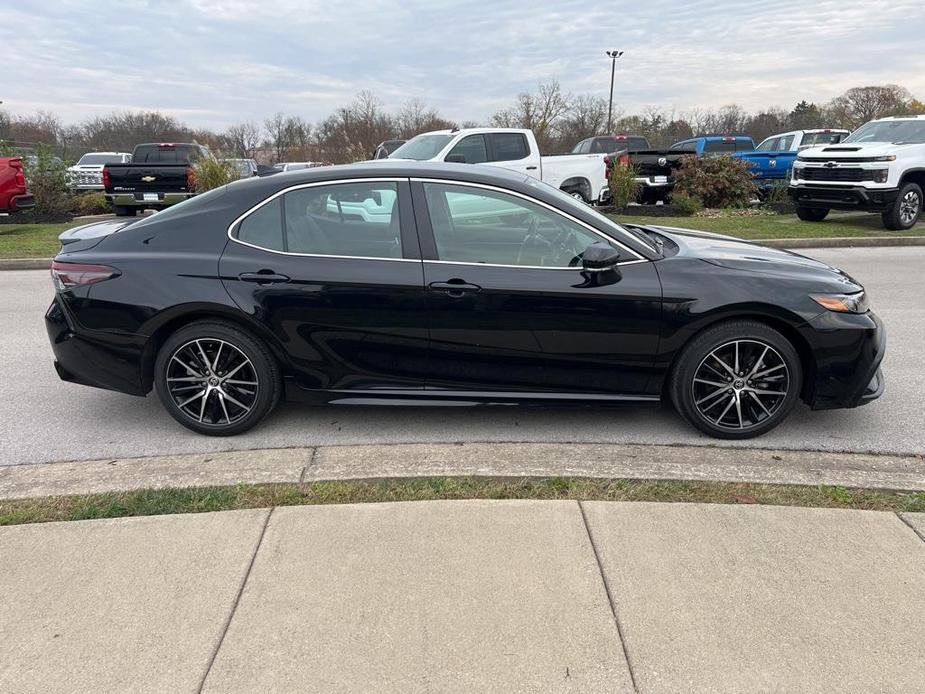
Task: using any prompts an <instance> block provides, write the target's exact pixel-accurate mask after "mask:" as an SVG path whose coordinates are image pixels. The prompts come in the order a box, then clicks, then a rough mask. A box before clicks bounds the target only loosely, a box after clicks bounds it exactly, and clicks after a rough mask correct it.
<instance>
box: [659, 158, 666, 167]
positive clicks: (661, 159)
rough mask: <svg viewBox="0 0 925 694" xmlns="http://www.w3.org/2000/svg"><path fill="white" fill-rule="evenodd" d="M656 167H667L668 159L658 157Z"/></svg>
mask: <svg viewBox="0 0 925 694" xmlns="http://www.w3.org/2000/svg"><path fill="white" fill-rule="evenodd" d="M658 165H659V166H668V159H666V158H665V157H659V159H658Z"/></svg>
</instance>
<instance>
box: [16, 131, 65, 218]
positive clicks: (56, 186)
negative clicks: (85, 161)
mask: <svg viewBox="0 0 925 694" xmlns="http://www.w3.org/2000/svg"><path fill="white" fill-rule="evenodd" d="M23 173H25V175H26V185H27V186H28V188H29V192H30V193H32V195H33V196H34V197H35V208H34V210H33V213H34V214H35V215H40V216H42V217H58V216H60V217H67V216H68V215H69V214H70V200H69V198H68V193H67V166H66V165H65V163H64V162H63V161H61V160H60V159H59V158H58V157H56V156H54V155H53V154H52V151H51V149H50V148H48V147H46V146H39V147H38V148H37V149H36V153H35V156H34V157H23Z"/></svg>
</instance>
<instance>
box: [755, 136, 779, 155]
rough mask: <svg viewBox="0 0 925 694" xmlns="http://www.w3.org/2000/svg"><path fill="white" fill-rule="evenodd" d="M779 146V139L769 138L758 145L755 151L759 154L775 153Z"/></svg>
mask: <svg viewBox="0 0 925 694" xmlns="http://www.w3.org/2000/svg"><path fill="white" fill-rule="evenodd" d="M779 145H780V138H779V137H769V138H768V139H767V140H765V141H764V142H762V143H761V144H760V145H758V147H757V150H758V151H759V152H776V151H778V149H779Z"/></svg>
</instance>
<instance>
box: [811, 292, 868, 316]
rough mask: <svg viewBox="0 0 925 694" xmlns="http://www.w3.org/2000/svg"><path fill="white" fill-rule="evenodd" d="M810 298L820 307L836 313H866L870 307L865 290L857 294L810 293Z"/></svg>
mask: <svg viewBox="0 0 925 694" xmlns="http://www.w3.org/2000/svg"><path fill="white" fill-rule="evenodd" d="M810 298H811V299H812V300H813V301H815V302H816V303H817V304H819V305H820V306H822V308H825V309H828V310H829V311H835V312H837V313H867V311H868V309H869V308H870V301H869V300H868V298H867V292H865V291H860V292H858V293H857V294H810Z"/></svg>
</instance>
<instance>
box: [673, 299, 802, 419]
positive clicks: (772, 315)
mask: <svg viewBox="0 0 925 694" xmlns="http://www.w3.org/2000/svg"><path fill="white" fill-rule="evenodd" d="M785 314H786V312H782V311H781V310H780V309H777V308H775V307H773V306H766V307H764V306H762V307H755V306H747V307H746V306H742V307H734V308H732V309H730V308H729V307H724V309H723V310H722V311H716V312H713V313H711V314H709V315H707V316H704V317H703V319H702V320H701V321H698V323H697V326H696V328H695V329H694V330H692V331H691V332H690V333H689V334H688V335H687V337H686V338H685V339H684V341H683V342H682V343H681V344H680V345H678V347H677V348H676V349H675V350H674V353H673V354H672V355H671V363H670V365H669V367H668V369H666V371H665V379H664V381H663V383H662V388H661V393H662V398H665V397H666V396H667V394H668V388H669V387H670V384H671V380H672V378H673V376H674V371H675V368H676V367H677V364H678V361H679V359H680V357H681V355H682V354H683V353H684V350H685V348H686V347H687V346H688V345H689V344H691V342H692V341H693V340H695V339H696V338H697V337H699V336H700V335H701V334H703V333H704V332H705V331H707V330H710V329H712V328H715V327H716V326H718V325H722V324H723V323H732V322H735V321H741V320H748V321H754V322H756V323H763V324H765V325H767V326H768V327H769V328H772V329H774V330H776V331H777V332H779V333H780V334H781V335H783V336H784V337H785V338H786V339H787V340H788V341H789V342H790V344H791V345H793V348H794V349H795V350H796V352H797V355H798V356H799V357H800V366H801V368H802V369H803V383H802V384H801V385H800V397H801V399H802V400H803V401H804V402H811V401H812V398H813V393H814V388H815V382H816V358H815V356H814V355H813V350H812V348H811V347H810V345H809V342H807V341H806V338H805V337H803V335H802V334H800V331H799V330H798V329H797V327H796V326H798V325H800V324H801V323H804V322H805V321H804V320H802V319H801V318H799V317H798V316H796V315H792V314H788V315H785Z"/></svg>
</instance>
